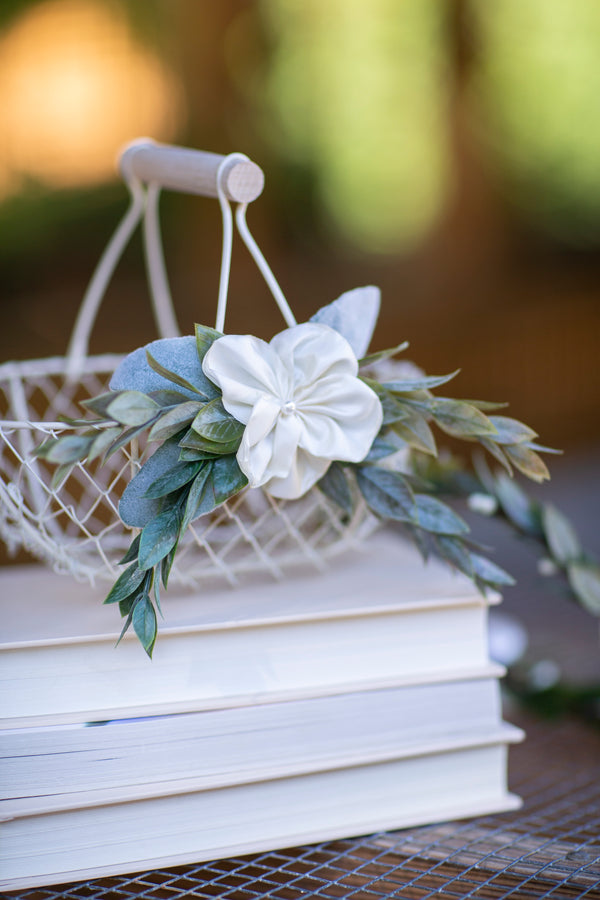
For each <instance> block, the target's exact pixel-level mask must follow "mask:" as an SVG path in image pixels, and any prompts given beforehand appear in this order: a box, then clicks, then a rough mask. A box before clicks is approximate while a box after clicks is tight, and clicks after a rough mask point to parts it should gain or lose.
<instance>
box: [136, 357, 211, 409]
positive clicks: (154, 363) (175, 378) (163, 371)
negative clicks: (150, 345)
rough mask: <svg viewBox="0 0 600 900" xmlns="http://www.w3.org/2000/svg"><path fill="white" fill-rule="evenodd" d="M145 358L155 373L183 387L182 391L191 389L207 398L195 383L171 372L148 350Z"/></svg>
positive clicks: (204, 398)
mask: <svg viewBox="0 0 600 900" xmlns="http://www.w3.org/2000/svg"><path fill="white" fill-rule="evenodd" d="M146 359H147V360H148V365H149V366H150V368H151V369H154V371H155V372H156V373H157V375H162V377H163V378H166V379H167V381H171V382H172V383H173V384H176V385H177V386H178V387H180V388H183V389H184V391H191V392H192V393H193V394H197V395H198V396H199V397H201V398H202V399H203V400H208V395H207V394H205V393H204V392H203V391H201V390H200V388H198V387H197V386H196V385H195V384H192V383H191V381H188V380H187V378H183V376H181V375H178V374H177V372H172V371H171V370H170V369H167V368H166V367H165V366H163V365H162V364H161V363H159V361H158V360H157V359H155V358H154V357H153V356H152V354H151V353H150V351H149V350H146Z"/></svg>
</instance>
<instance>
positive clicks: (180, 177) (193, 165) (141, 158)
mask: <svg viewBox="0 0 600 900" xmlns="http://www.w3.org/2000/svg"><path fill="white" fill-rule="evenodd" d="M224 159H225V157H224V156H221V155H220V154H218V153H207V152H206V151H204V150H188V149H187V148H185V147H174V146H171V145H169V144H157V143H155V142H154V141H151V140H150V139H147V138H144V139H142V140H140V141H134V142H133V143H132V144H128V145H127V146H126V147H125V149H124V150H123V151H122V153H121V156H120V158H119V166H120V169H121V172H122V173H123V175H124V176H125V177H127V175H135V176H137V177H138V178H139V179H140V180H142V181H146V182H155V183H157V184H159V185H161V187H164V188H168V189H170V190H173V191H181V192H183V193H187V194H200V195H201V196H203V197H216V196H217V172H218V170H219V166H220V165H221V163H222V162H223V160H224ZM264 183H265V176H264V174H263V171H262V169H261V168H260V166H257V165H256V163H253V162H251V161H250V160H240V159H235V158H234V159H232V160H231V161H230V162H229V163H228V164H227V165H226V166H225V168H224V169H223V172H222V175H221V185H222V187H223V190H224V192H225V196H226V197H227V199H228V200H231V201H232V202H234V203H250V202H251V201H252V200H256V198H257V197H258V196H260V194H261V193H262V190H263V187H264Z"/></svg>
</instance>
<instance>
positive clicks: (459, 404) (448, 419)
mask: <svg viewBox="0 0 600 900" xmlns="http://www.w3.org/2000/svg"><path fill="white" fill-rule="evenodd" d="M431 412H432V414H433V416H434V418H435V421H436V422H437V424H438V425H439V427H440V428H441V429H442V431H445V432H447V433H448V434H451V435H452V436H453V437H458V438H472V437H479V436H483V437H485V436H486V435H493V434H495V433H496V429H495V428H494V426H493V425H492V423H491V422H490V420H489V419H488V417H487V416H486V415H485V414H484V413H482V412H481V410H479V409H477V407H475V406H472V405H471V404H470V403H465V401H464V400H449V399H447V398H440V397H436V398H435V399H434V401H433V403H432V405H431Z"/></svg>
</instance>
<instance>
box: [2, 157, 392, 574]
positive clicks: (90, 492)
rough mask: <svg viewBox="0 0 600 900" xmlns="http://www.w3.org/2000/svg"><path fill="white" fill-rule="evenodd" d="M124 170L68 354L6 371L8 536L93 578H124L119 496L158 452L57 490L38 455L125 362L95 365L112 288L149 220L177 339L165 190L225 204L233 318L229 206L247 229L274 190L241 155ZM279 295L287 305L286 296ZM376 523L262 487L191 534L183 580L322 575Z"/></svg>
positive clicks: (155, 294) (151, 161)
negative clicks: (108, 234) (163, 217)
mask: <svg viewBox="0 0 600 900" xmlns="http://www.w3.org/2000/svg"><path fill="white" fill-rule="evenodd" d="M121 168H122V172H123V175H124V178H125V180H126V181H127V184H128V187H129V189H130V191H131V194H132V202H131V206H130V208H129V210H128V212H127V214H126V216H125V218H124V219H123V221H122V223H121V225H120V226H119V229H118V230H117V232H116V233H115V236H114V238H113V239H112V241H111V243H110V244H109V246H108V247H107V250H106V251H105V254H104V256H103V258H102V260H101V261H100V264H99V266H98V269H97V270H96V272H95V274H94V277H93V279H92V282H91V283H90V287H89V289H88V291H87V294H86V296H85V298H84V301H83V303H82V308H81V310H80V313H79V316H78V320H77V323H76V325H75V330H74V333H73V337H72V339H71V343H70V346H69V350H68V352H67V354H66V356H64V357H55V358H51V359H43V360H33V361H25V362H9V363H5V364H3V365H0V537H1V538H2V539H3V540H4V541H5V542H6V544H7V546H8V548H9V551H11V552H15V551H16V550H17V549H18V548H20V547H23V548H25V549H26V550H28V551H29V552H30V553H32V554H33V555H34V556H36V557H37V558H39V559H40V560H43V561H44V562H46V563H48V564H49V565H50V566H52V568H53V569H54V570H55V571H58V572H67V573H70V574H72V575H74V576H75V577H76V578H78V579H81V580H85V579H87V580H90V581H92V582H93V581H95V580H96V579H103V580H107V581H114V579H115V577H116V576H117V575H118V574H119V572H120V570H119V568H118V565H117V564H118V560H119V559H120V558H121V557H122V556H123V554H124V553H125V552H126V550H127V548H128V546H129V544H130V542H131V538H132V529H130V528H128V527H126V526H125V525H124V524H123V522H122V521H121V519H120V517H119V514H118V502H119V497H120V495H121V493H122V491H123V489H124V487H125V485H126V484H127V483H128V482H129V481H130V480H131V478H132V477H133V475H134V474H135V472H136V471H137V470H138V469H139V467H140V465H141V462H142V461H143V459H144V455H145V453H146V448H145V447H142V446H138V445H134V446H131V445H130V446H128V447H127V448H124V449H123V450H121V451H119V452H117V453H115V454H114V455H113V456H112V457H111V458H110V459H109V460H108V462H107V463H104V464H102V465H100V464H93V465H92V466H90V465H88V464H86V465H82V464H79V465H76V466H75V467H74V469H73V470H72V472H71V473H70V474H69V475H68V476H67V477H66V478H65V479H64V480H63V481H62V482H61V483H59V484H53V476H54V474H55V468H56V467H55V466H52V465H49V464H48V463H47V462H45V461H44V460H42V459H38V458H36V457H35V456H34V452H33V451H34V450H35V448H36V447H37V446H38V445H39V444H41V443H42V442H43V441H44V440H46V439H47V438H48V437H49V436H52V435H57V434H59V433H64V431H65V429H68V426H66V425H64V424H63V423H61V421H60V417H62V416H66V417H70V418H79V417H81V408H80V407H79V403H80V402H81V400H84V399H87V398H89V397H93V396H95V395H97V394H99V393H102V392H103V391H105V390H106V389H107V385H108V381H109V379H110V376H111V374H112V373H113V371H114V369H115V368H116V366H117V365H118V364H119V362H120V361H121V359H122V358H123V357H121V356H117V355H114V354H113V355H103V356H93V357H88V356H87V346H88V339H89V333H90V331H91V328H92V325H93V321H94V319H95V315H96V312H97V309H98V306H99V304H100V301H101V298H102V296H103V294H104V291H105V289H106V285H107V283H108V280H109V278H110V276H111V274H112V272H113V270H114V267H115V265H116V263H117V261H118V259H119V257H120V255H121V253H122V250H123V248H124V246H125V244H126V243H127V241H128V240H129V237H130V236H131V234H132V232H133V230H134V228H135V227H136V225H137V224H138V223H139V221H140V219H142V217H143V221H144V238H145V247H146V260H147V268H148V275H149V284H150V289H151V296H152V300H153V305H154V312H155V318H156V320H157V325H158V330H159V334H160V336H161V337H171V336H173V335H174V334H176V333H177V329H176V324H175V320H174V316H173V313H172V305H171V300H170V295H169V291H168V285H167V281H166V275H165V270H164V264H163V262H162V248H161V245H160V232H159V227H158V196H159V191H160V188H161V187H162V186H167V187H170V188H173V189H179V190H187V191H189V192H193V193H197V194H203V195H208V196H219V199H220V200H221V205H222V209H223V213H224V225H225V238H224V264H223V265H222V272H221V274H222V277H221V290H220V296H219V309H220V313H219V315H220V316H221V318H223V316H224V303H225V297H226V290H227V281H228V272H229V269H228V266H229V261H228V253H229V259H230V246H231V227H230V225H231V219H229V232H228V230H227V229H228V222H227V211H228V210H229V205H228V203H227V200H233V201H236V202H238V203H239V204H240V206H239V207H238V213H239V212H240V210H241V217H240V218H238V227H240V224H241V223H243V225H244V226H245V219H244V215H245V207H246V205H247V203H248V202H249V200H251V199H254V197H255V196H257V195H258V194H257V193H256V191H257V186H258V193H260V191H261V190H262V172H260V169H258V167H257V166H255V165H254V164H253V163H250V162H249V161H248V160H247V159H246V158H245V157H241V156H240V155H239V154H234V155H232V156H231V157H219V156H217V155H215V154H205V153H200V152H197V151H191V150H182V149H181V148H170V147H163V146H160V145H153V144H151V143H150V142H148V141H144V142H142V143H140V142H136V143H135V144H133V145H130V147H128V148H127V149H126V151H125V153H124V154H123V155H122V157H121ZM257 172H258V173H259V176H260V178H259V179H258V181H259V182H260V183H259V184H258V182H257V178H258V176H257ZM142 178H144V182H145V184H144V183H142V180H141V179H142ZM225 207H226V209H225ZM230 215H231V214H230V213H229V216H230ZM246 227H247V226H246ZM242 236H243V237H244V235H243V234H242ZM248 238H249V240H250V241H252V238H251V237H250V236H249V234H246V236H245V237H244V239H245V240H246V243H248ZM228 243H229V246H228ZM248 246H249V249H250V250H251V252H252V253H253V255H254V256H255V259H256V260H257V262H258V263H259V266H260V267H261V270H262V271H263V274H264V275H265V277H266V278H267V281H269V276H270V277H271V278H272V275H271V273H270V270H268V267H266V263H264V259H262V256H260V261H259V259H258V258H257V256H256V255H255V254H256V253H260V251H258V250H257V248H256V245H255V244H254V246H253V247H252V246H250V244H248ZM263 264H264V266H265V267H266V269H267V271H265V270H264V268H263ZM270 287H271V289H272V290H273V292H274V293H275V294H276V291H277V290H279V288H278V286H277V285H276V282H275V286H273V285H272V284H270ZM279 293H280V291H279ZM276 299H277V300H278V302H279V299H280V298H278V297H277V295H276ZM283 303H284V304H285V300H283ZM280 305H281V304H280ZM285 306H286V307H287V304H285ZM287 309H288V310H289V307H287ZM282 311H284V310H283V309H282ZM284 315H285V312H284ZM290 315H291V313H290ZM150 452H152V448H151V449H150ZM373 525H374V522H373V520H372V519H371V518H370V517H369V516H368V514H367V512H366V510H365V507H364V505H361V504H360V503H359V504H357V508H356V512H355V513H354V515H353V516H352V518H351V519H350V520H343V519H342V518H341V515H340V511H339V510H338V508H337V507H336V506H334V505H333V504H331V503H330V502H329V501H328V500H327V498H326V497H325V496H324V495H323V494H322V493H321V491H319V490H318V489H317V488H313V489H312V490H311V491H310V492H309V493H308V494H307V495H305V496H304V497H303V498H302V499H301V500H294V501H287V502H286V501H281V500H276V499H274V498H273V497H270V496H269V495H267V494H266V493H264V492H263V491H261V490H260V489H254V490H246V491H243V492H242V493H241V494H240V495H238V496H236V497H235V498H233V499H232V500H230V501H228V502H227V503H225V504H223V505H222V506H221V507H219V508H218V509H217V510H216V511H215V512H214V513H213V514H211V515H208V516H204V517H202V518H200V519H198V520H197V521H196V522H195V523H194V524H193V526H191V527H190V528H189V529H188V532H187V533H186V535H185V537H184V539H183V540H182V543H181V545H180V549H179V551H178V554H177V560H176V563H175V566H174V568H173V574H172V580H173V581H174V582H175V583H177V584H179V585H185V586H188V587H195V586H197V585H198V584H200V583H201V582H204V581H205V580H207V579H213V578H215V577H216V578H220V579H224V580H226V581H227V582H229V583H231V584H235V583H237V581H238V576H239V575H240V574H243V573H247V572H267V573H271V574H272V575H274V576H275V577H280V576H281V575H282V570H283V569H285V568H288V567H290V566H297V565H302V564H303V563H309V564H310V565H312V566H317V567H321V566H323V564H324V560H325V559H326V558H327V557H328V556H331V555H333V554H335V553H339V552H340V551H342V550H344V549H347V548H348V546H349V545H352V544H354V543H355V542H357V541H361V540H362V539H363V538H364V537H365V536H366V534H367V533H368V532H369V531H370V530H371V529H372V527H373Z"/></svg>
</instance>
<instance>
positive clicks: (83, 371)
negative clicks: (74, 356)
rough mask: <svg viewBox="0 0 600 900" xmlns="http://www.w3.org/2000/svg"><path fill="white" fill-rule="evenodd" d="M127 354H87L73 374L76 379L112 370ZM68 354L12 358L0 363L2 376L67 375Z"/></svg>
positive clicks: (74, 379) (0, 376)
mask: <svg viewBox="0 0 600 900" xmlns="http://www.w3.org/2000/svg"><path fill="white" fill-rule="evenodd" d="M126 356H127V354H126V353H102V354H99V355H97V356H87V357H86V358H85V359H84V360H82V362H81V366H80V367H79V369H78V371H77V372H76V373H75V374H74V375H73V376H72V380H73V381H76V380H77V378H78V376H79V375H91V374H93V373H95V372H111V371H113V370H114V369H115V368H116V367H117V366H118V365H119V363H120V362H121V361H122V360H123V359H124V358H125V357H126ZM67 360H68V357H66V356H48V357H45V358H44V359H23V360H10V361H8V362H5V363H0V378H7V379H9V378H22V377H24V376H25V377H26V376H28V375H30V376H36V375H65V376H66V374H67Z"/></svg>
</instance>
